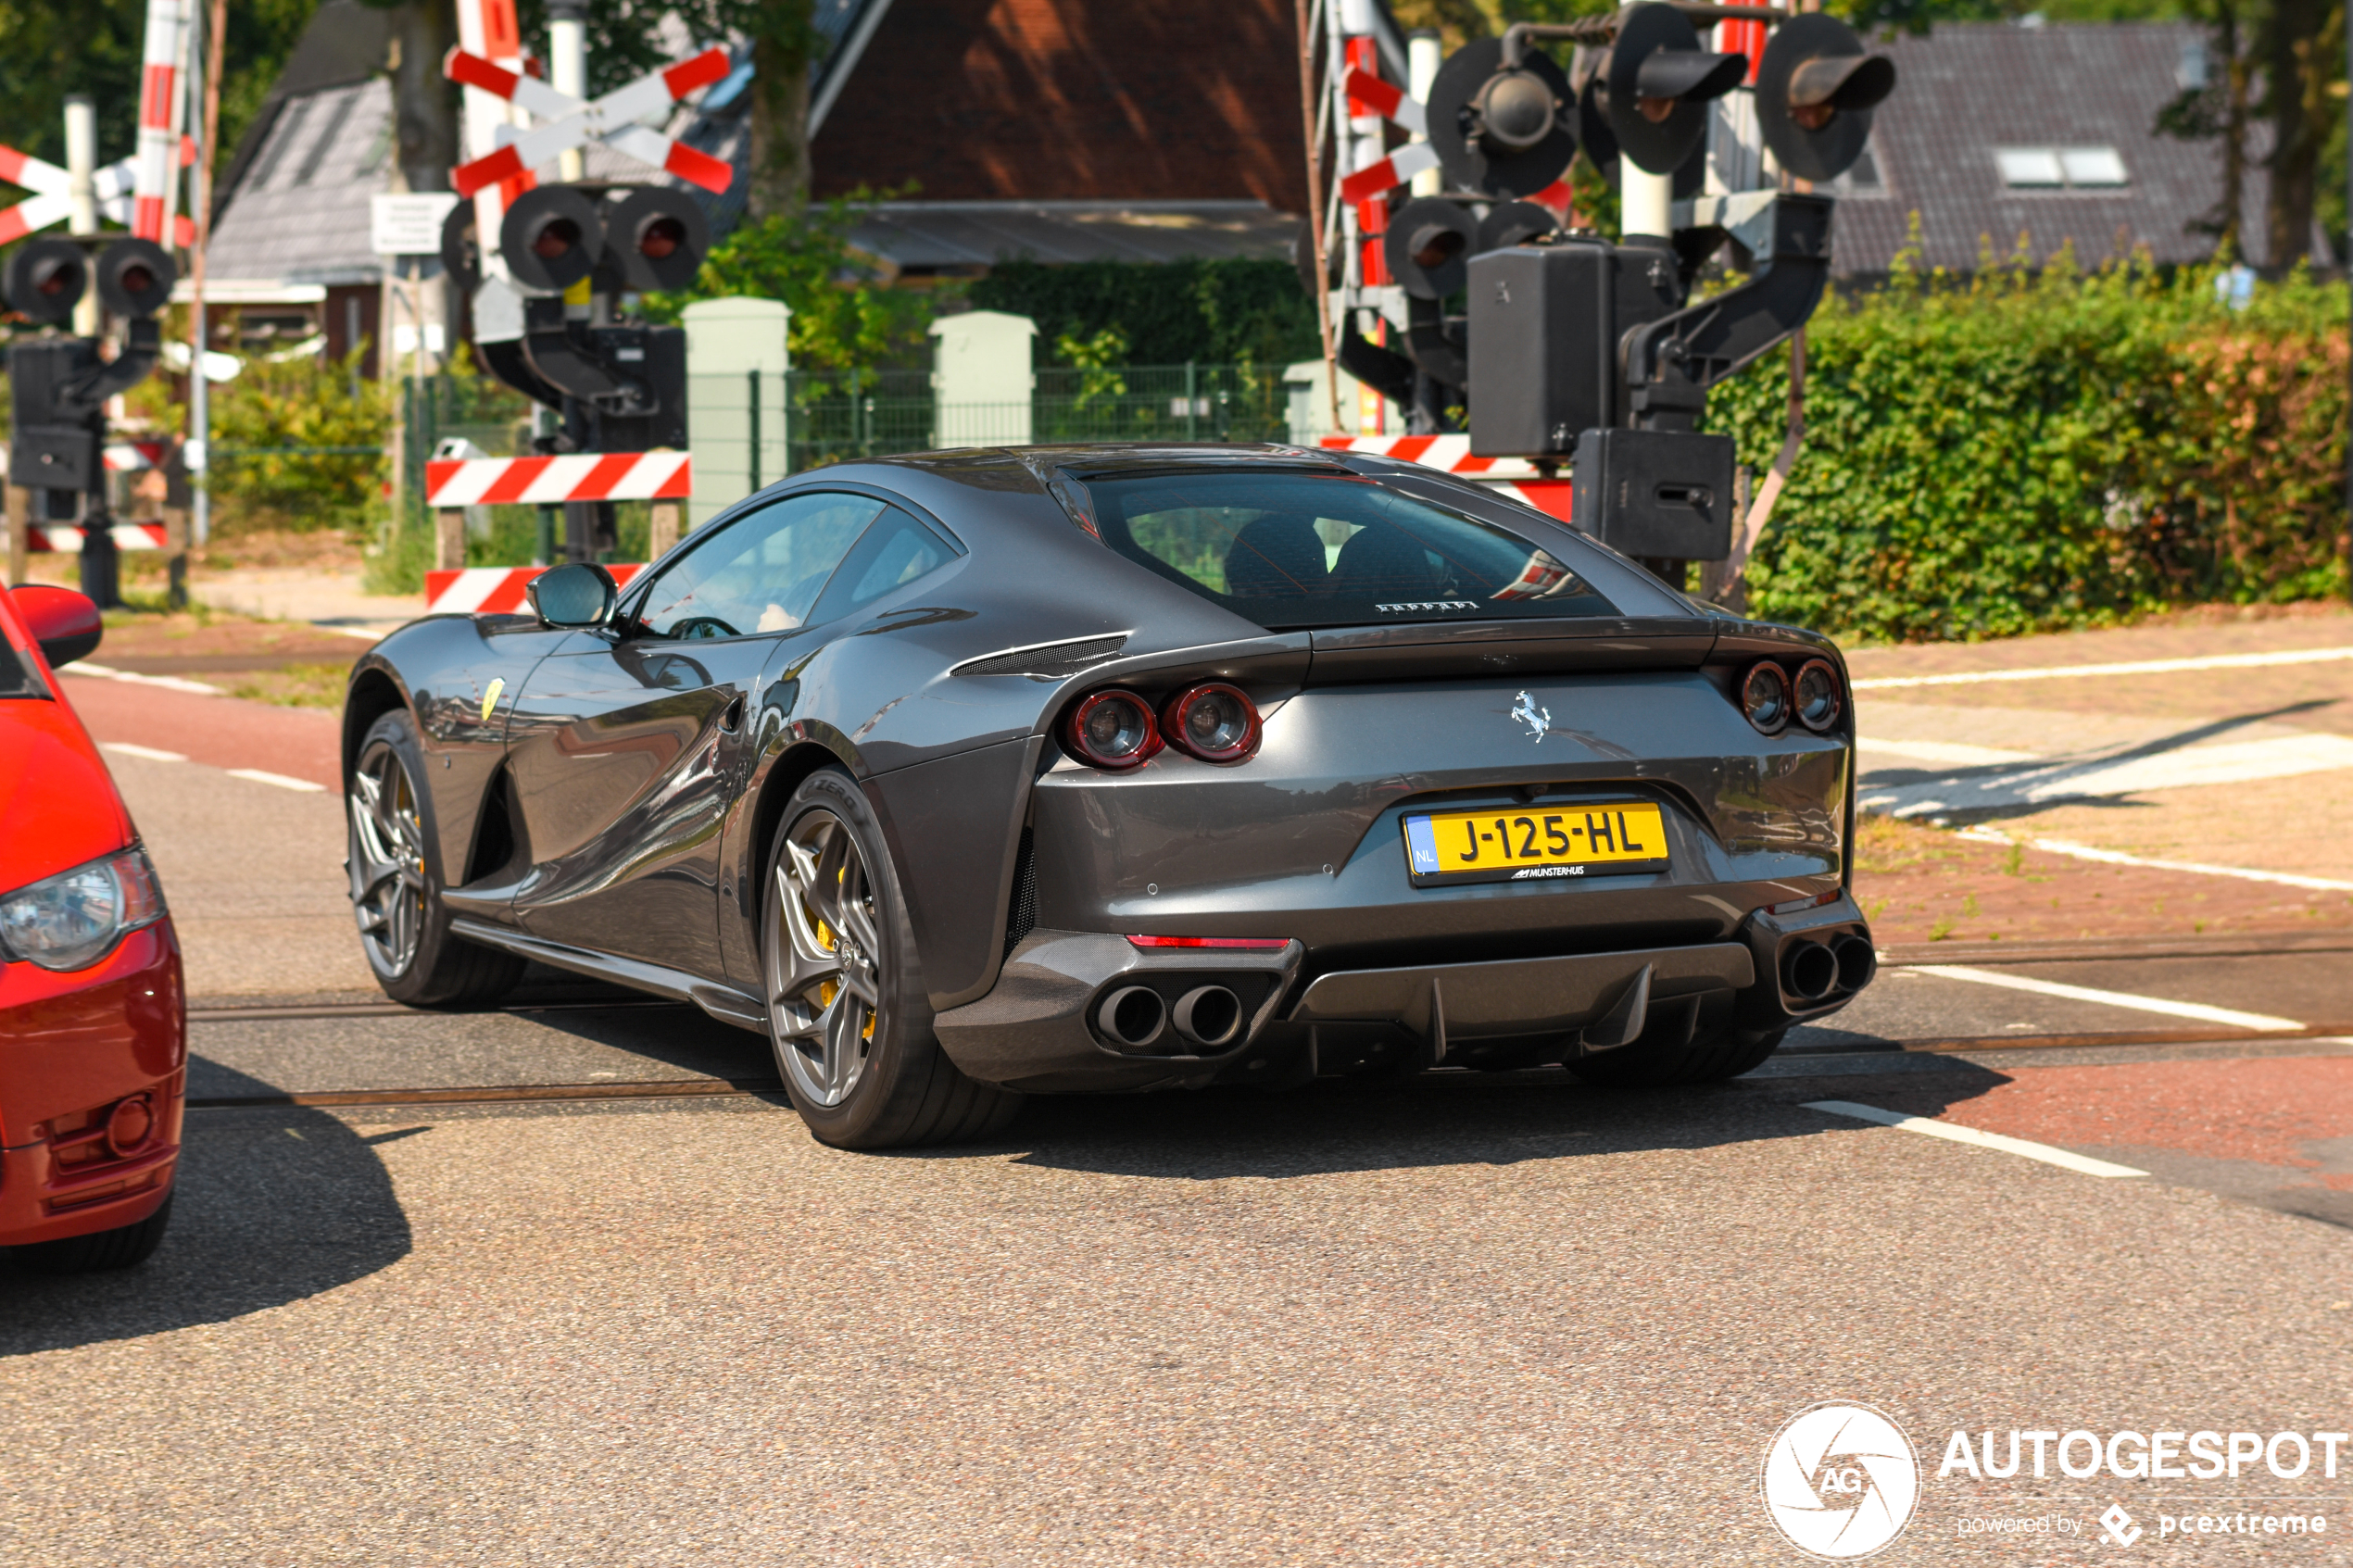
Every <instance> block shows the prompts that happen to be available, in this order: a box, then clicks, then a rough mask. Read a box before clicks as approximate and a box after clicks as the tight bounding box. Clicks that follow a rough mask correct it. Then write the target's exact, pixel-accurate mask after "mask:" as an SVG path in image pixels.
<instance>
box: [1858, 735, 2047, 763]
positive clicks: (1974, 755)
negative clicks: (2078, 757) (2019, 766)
mask: <svg viewBox="0 0 2353 1568" xmlns="http://www.w3.org/2000/svg"><path fill="white" fill-rule="evenodd" d="M1855 744H1856V746H1859V747H1860V748H1862V749H1863V750H1865V751H1880V752H1884V753H1886V754H1887V755H1888V756H1890V757H1908V758H1910V759H1912V760H1914V761H1916V762H1943V763H1944V764H1946V765H1947V766H1950V767H1955V768H1982V767H1989V766H1991V765H1993V764H1994V763H1997V762H2036V761H2040V760H2041V759H2040V758H2038V757H2036V756H2035V755H2034V753H2032V752H2031V751H2005V750H2003V749H2002V748H2001V747H1999V746H1964V745H1962V744H1961V743H1960V742H1958V741H1949V740H1881V739H1880V737H1879V736H1877V735H1863V736H1860V737H1858V738H1857V739H1856V742H1855Z"/></svg>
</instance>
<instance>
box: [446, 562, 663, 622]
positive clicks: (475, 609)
mask: <svg viewBox="0 0 2353 1568" xmlns="http://www.w3.org/2000/svg"><path fill="white" fill-rule="evenodd" d="M605 570H606V571H610V572H611V573H612V580H613V581H614V582H616V583H626V582H628V581H629V580H630V579H631V578H632V577H635V576H636V575H637V573H639V572H640V571H644V570H645V568H644V567H643V566H609V567H607V568H605ZM543 571H547V568H546V567H544V566H469V567H465V568H463V569H460V570H456V571H428V572H426V573H425V613H426V614H427V615H508V614H511V613H512V612H513V611H515V610H519V609H521V608H523V605H524V604H525V603H526V602H527V601H526V600H525V599H524V598H523V592H522V591H523V590H524V589H525V588H527V587H529V586H530V585H531V580H532V579H533V578H535V577H536V576H538V575H539V574H540V573H541V572H543Z"/></svg>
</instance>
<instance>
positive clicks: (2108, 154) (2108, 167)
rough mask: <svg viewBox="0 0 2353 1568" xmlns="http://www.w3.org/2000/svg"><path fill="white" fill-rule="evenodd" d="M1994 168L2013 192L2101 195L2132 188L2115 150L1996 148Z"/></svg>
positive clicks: (2122, 163) (2120, 158)
mask: <svg viewBox="0 0 2353 1568" xmlns="http://www.w3.org/2000/svg"><path fill="white" fill-rule="evenodd" d="M1994 167H1995V168H1996V169H1999V170H2000V171H2001V175H2002V183H2003V184H2004V185H2005V186H2006V187H2007V188H2008V189H2010V190H2013V191H2100V190H2116V189H2119V188H2120V187H2122V186H2125V185H2129V184H2131V183H2132V177H2131V176H2130V175H2129V174H2128V173H2126V172H2125V169H2124V156H2123V155H2122V154H2121V153H2119V152H2118V151H2117V150H2116V149H2115V148H2114V147H1996V148H1994Z"/></svg>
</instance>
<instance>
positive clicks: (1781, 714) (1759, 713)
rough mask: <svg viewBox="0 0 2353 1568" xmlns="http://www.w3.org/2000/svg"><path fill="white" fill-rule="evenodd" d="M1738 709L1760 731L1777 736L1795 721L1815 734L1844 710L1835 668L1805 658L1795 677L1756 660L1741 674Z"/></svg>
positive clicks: (1768, 660)
mask: <svg viewBox="0 0 2353 1568" xmlns="http://www.w3.org/2000/svg"><path fill="white" fill-rule="evenodd" d="M1740 704H1741V711H1742V712H1743V713H1744V714H1746V715H1747V716H1748V721H1749V722H1750V723H1751V724H1753V725H1755V728H1756V730H1757V733H1758V734H1768V735H1777V734H1780V733H1781V732H1782V731H1783V730H1785V729H1787V728H1788V727H1789V721H1790V720H1791V719H1792V718H1793V717H1794V718H1795V719H1796V720H1797V721H1798V722H1799V723H1801V724H1803V725H1805V726H1806V728H1807V729H1809V730H1811V731H1813V732H1814V733H1815V734H1822V733H1823V732H1825V731H1827V730H1829V729H1831V728H1832V727H1833V726H1835V725H1836V724H1837V723H1838V721H1839V716H1840V715H1841V714H1843V713H1844V712H1845V711H1846V697H1845V693H1844V687H1843V684H1842V683H1841V682H1840V680H1839V678H1838V670H1837V667H1836V666H1834V665H1832V664H1831V661H1830V660H1829V659H1807V660H1806V662H1805V663H1803V664H1801V665H1799V666H1798V667H1797V678H1796V679H1795V680H1794V681H1793V680H1791V679H1790V676H1789V672H1788V671H1785V670H1783V669H1782V668H1781V667H1780V665H1779V664H1776V663H1774V662H1773V661H1772V660H1771V659H1760V660H1758V661H1757V662H1756V663H1755V664H1752V665H1750V666H1749V667H1748V672H1747V673H1746V674H1744V675H1743V676H1742V677H1741V684H1740Z"/></svg>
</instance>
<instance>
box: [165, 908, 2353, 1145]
mask: <svg viewBox="0 0 2353 1568" xmlns="http://www.w3.org/2000/svg"><path fill="white" fill-rule="evenodd" d="M2347 951H2353V935H2295V936H2284V935H2272V936H2252V937H2248V936H2237V937H2233V936H2222V937H2192V938H2179V939H2144V938H2135V939H2127V940H2111V941H2077V942H2050V943H2031V944H2030V943H2008V944H2004V943H1969V944H1961V943H1936V944H1932V945H1931V944H1913V945H1908V946H1904V947H1888V948H1883V949H1881V964H1882V966H1883V967H1885V968H1888V969H1891V970H1902V969H1919V970H1936V969H1940V968H1947V967H1949V966H1952V965H1955V964H1968V963H1975V964H1986V963H1999V964H2001V965H2003V966H2005V967H2007V966H2010V965H2032V964H2037V963H2064V962H2085V961H2111V962H2112V961H2119V960H2121V961H2131V962H2135V963H2147V964H2151V965H2153V966H2157V967H2158V969H2159V970H2162V969H2164V968H2167V967H2171V966H2172V965H2174V964H2177V963H2178V962H2180V961H2182V960H2200V959H2230V958H2255V957H2284V956H2295V957H2302V956H2305V955H2318V954H2325V953H2335V952H2347ZM590 1010H594V1011H600V1012H611V1011H615V1010H623V1011H628V1012H637V1011H645V1012H648V1013H651V1012H661V1011H665V1010H668V1011H686V1012H689V1013H691V1012H692V1009H690V1008H687V1007H686V1004H684V1003H680V1002H673V1001H670V1000H667V999H665V998H661V997H642V998H640V997H610V996H608V997H593V998H587V999H578V998H563V997H556V998H547V999H532V1000H523V1001H518V1002H514V1003H511V1004H510V1005H508V1006H505V1007H502V1008H497V1009H492V1010H484V1011H487V1012H490V1013H497V1014H507V1015H511V1016H520V1017H529V1016H531V1015H535V1014H557V1015H560V1014H563V1013H568V1012H569V1013H577V1012H582V1011H590ZM483 1015H484V1014H483V1012H475V1013H472V1014H465V1013H443V1012H437V1011H434V1010H424V1009H417V1008H410V1007H406V1006H403V1005H402V1004H400V1003H397V1002H393V1001H387V1000H383V999H376V998H367V999H351V1000H315V1001H288V1002H284V1003H272V1002H268V1001H245V1000H238V1001H230V1000H227V999H224V1000H222V1001H221V1002H220V1003H218V1004H215V1005H205V1004H202V1003H199V1004H197V1005H195V1006H192V1007H191V1008H190V1009H189V1010H188V1021H189V1022H190V1023H191V1024H193V1025H196V1026H198V1027H199V1028H204V1027H206V1026H214V1025H228V1024H237V1023H278V1022H301V1021H311V1020H315V1021H319V1022H336V1021H343V1020H359V1019H370V1018H383V1019H392V1018H406V1019H430V1018H443V1017H446V1018H464V1017H473V1018H480V1017H482V1016H483ZM2296 1041H2313V1042H2325V1043H2329V1044H2334V1045H2345V1046H2353V1022H2346V1023H2316V1024H2301V1025H2298V1026H2297V1027H2295V1028H2279V1027H2271V1028H2266V1029H2243V1028H2233V1027H2227V1026H2219V1025H2217V1024H2215V1023H2212V1022H2208V1023H2205V1024H2202V1025H2200V1026H2197V1027H2171V1028H2165V1027H2157V1028H2125V1029H2108V1030H2082V1029H2074V1030H2064V1031H2061V1030H2037V1031H2029V1032H2023V1033H2004V1034H1999V1035H1984V1034H1975V1035H1970V1034H1948V1035H1919V1036H1917V1037H1906V1038H1889V1037H1883V1036H1882V1037H1877V1038H1850V1039H1845V1040H1834V1041H1823V1042H1819V1043H1806V1044H1800V1045H1794V1046H1792V1047H1785V1048H1784V1049H1783V1050H1782V1051H1781V1052H1780V1054H1779V1055H1778V1056H1777V1057H1776V1058H1775V1059H1774V1060H1775V1061H1776V1062H1778V1063H1780V1064H1782V1068H1781V1074H1780V1075H1802V1074H1803V1072H1804V1069H1805V1068H1806V1066H1819V1067H1821V1068H1822V1069H1824V1070H1826V1071H1837V1072H1844V1073H1852V1072H1855V1071H1858V1070H1868V1062H1869V1059H1871V1058H1874V1057H1881V1058H1889V1059H1902V1058H1919V1057H1923V1056H1974V1055H1976V1054H1977V1053H1981V1052H1987V1053H1991V1052H1999V1053H2002V1054H2003V1055H2005V1056H2007V1055H2010V1054H2012V1053H2018V1052H2035V1051H2068V1050H2076V1051H2081V1050H2091V1051H2101V1050H2104V1049H2125V1048H2132V1047H2139V1048H2156V1049H2159V1050H2163V1049H2165V1048H2168V1047H2177V1048H2179V1047H2240V1046H2256V1045H2260V1046H2262V1047H2266V1048H2267V1052H2268V1051H2270V1050H2275V1049H2276V1048H2277V1047H2282V1046H2285V1045H2292V1044H2293V1043H2294V1042H2296ZM1891 1065H1893V1062H1892V1061H1891ZM1793 1069H1795V1070H1797V1073H1796V1074H1793V1073H1792V1070H1793ZM783 1092H784V1085H783V1084H782V1082H781V1081H780V1080H778V1079H777V1078H775V1077H774V1076H773V1075H766V1074H759V1075H752V1074H708V1073H706V1074H691V1075H686V1076H673V1077H663V1078H643V1079H639V1078H630V1079H622V1080H618V1081H608V1082H573V1083H522V1084H472V1085H466V1084H459V1085H432V1084H410V1085H396V1086H391V1087H384V1088H373V1087H353V1088H333V1089H321V1090H313V1091H289V1092H284V1093H277V1094H236V1095H213V1096H202V1095H193V1096H191V1097H190V1098H189V1100H188V1104H189V1106H190V1108H191V1109H194V1110H235V1109H251V1108H276V1107H288V1108H291V1107H303V1108H311V1109H321V1110H332V1109H338V1108H344V1109H355V1108H364V1107H371V1106H396V1105H415V1106H426V1105H464V1104H474V1105H491V1104H527V1103H535V1102H536V1103H560V1102H570V1103H576V1104H593V1103H596V1102H598V1101H632V1100H652V1099H689V1098H713V1097H727V1096H741V1097H757V1096H781V1095H782V1094H783Z"/></svg>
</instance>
